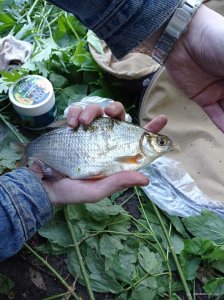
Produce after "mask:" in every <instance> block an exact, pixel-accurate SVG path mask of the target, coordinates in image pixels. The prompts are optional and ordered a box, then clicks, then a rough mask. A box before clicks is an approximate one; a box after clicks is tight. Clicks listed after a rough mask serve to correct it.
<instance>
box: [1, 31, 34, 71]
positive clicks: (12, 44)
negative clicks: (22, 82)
mask: <svg viewBox="0 0 224 300" xmlns="http://www.w3.org/2000/svg"><path fill="white" fill-rule="evenodd" d="M32 48H33V46H32V44H30V43H28V42H25V41H20V40H17V39H16V38H15V37H13V36H11V35H8V36H6V37H4V38H2V39H0V71H8V70H9V69H14V68H15V67H18V65H21V64H23V63H25V61H27V59H28V58H29V57H30V55H31V53H32Z"/></svg>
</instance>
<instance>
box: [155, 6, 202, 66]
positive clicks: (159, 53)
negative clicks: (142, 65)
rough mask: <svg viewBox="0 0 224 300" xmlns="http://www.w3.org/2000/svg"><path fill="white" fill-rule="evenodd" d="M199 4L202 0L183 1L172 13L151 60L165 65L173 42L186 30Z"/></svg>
mask: <svg viewBox="0 0 224 300" xmlns="http://www.w3.org/2000/svg"><path fill="white" fill-rule="evenodd" d="M201 3H202V0H185V1H183V2H182V3H181V5H180V6H179V7H178V8H177V9H176V11H175V12H174V14H173V16H172V17H171V19H170V21H169V22H168V24H167V26H166V28H165V30H164V31H163V33H162V35H161V37H160V38H159V40H158V41H157V43H156V45H155V47H154V49H153V51H152V58H153V59H154V60H155V61H156V62H158V63H159V64H160V65H163V64H164V63H165V61H166V59H167V57H168V54H169V52H170V51H171V50H172V48H173V46H174V44H175V42H176V41H177V40H178V39H179V38H180V36H181V35H182V33H184V32H185V31H186V30H187V27H188V24H189V23H190V21H191V19H192V17H193V15H194V13H195V12H196V11H197V9H198V8H199V6H200V5H201Z"/></svg>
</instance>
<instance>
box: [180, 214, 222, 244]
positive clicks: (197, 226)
mask: <svg viewBox="0 0 224 300" xmlns="http://www.w3.org/2000/svg"><path fill="white" fill-rule="evenodd" d="M183 222H184V224H185V226H186V227H187V229H188V230H189V231H190V232H191V233H192V234H193V235H194V236H197V237H201V238H203V239H206V240H211V241H214V242H216V243H217V244H223V243H224V220H223V219H222V218H221V217H219V216H217V215H215V214H214V213H212V212H210V211H207V210H206V211H203V212H202V214H201V215H199V216H193V217H188V218H184V219H183Z"/></svg>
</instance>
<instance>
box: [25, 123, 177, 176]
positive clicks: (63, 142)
mask: <svg viewBox="0 0 224 300" xmlns="http://www.w3.org/2000/svg"><path fill="white" fill-rule="evenodd" d="M172 150H178V146H177V145H175V144H173V142H172V141H171V140H170V139H169V138H168V137H167V136H164V135H161V134H154V133H151V132H148V131H146V130H145V129H143V128H141V127H139V126H137V125H133V124H131V123H127V122H125V121H119V120H115V119H111V118H99V119H96V120H95V121H94V122H93V123H92V124H90V125H88V126H84V125H80V126H79V127H77V128H75V129H72V128H70V127H67V126H66V127H61V128H57V129H55V130H52V131H50V132H48V133H46V134H43V135H42V136H40V137H38V138H37V139H35V140H34V141H32V142H31V143H30V144H29V145H28V146H27V147H26V152H25V155H26V157H27V158H35V159H37V160H39V161H41V162H43V163H44V164H46V165H47V166H49V167H50V168H52V169H54V170H56V171H57V172H59V173H61V174H63V175H65V176H68V177H70V178H72V179H85V178H94V177H105V176H108V175H111V174H114V173H117V172H121V171H124V170H140V169H141V168H142V167H144V166H146V165H147V164H149V163H151V162H152V161H153V160H155V159H156V158H158V157H159V156H161V155H163V154H165V153H167V152H169V151H172Z"/></svg>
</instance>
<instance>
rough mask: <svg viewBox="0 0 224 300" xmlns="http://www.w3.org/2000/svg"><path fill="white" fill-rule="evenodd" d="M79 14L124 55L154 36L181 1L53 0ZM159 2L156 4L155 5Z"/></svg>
mask: <svg viewBox="0 0 224 300" xmlns="http://www.w3.org/2000/svg"><path fill="white" fill-rule="evenodd" d="M49 1H50V2H52V3H54V4H56V5H58V6H60V7H61V8H63V9H64V10H66V11H69V12H71V13H73V14H74V15H76V17H77V18H78V19H79V20H80V21H81V22H82V23H83V24H84V25H85V26H87V27H88V28H90V29H92V30H93V31H94V32H95V33H96V34H97V35H98V37H99V38H101V39H103V40H104V41H105V42H106V43H107V44H108V46H109V47H110V49H111V50H112V52H113V54H114V55H115V56H116V57H117V58H120V57H122V56H124V55H126V54H127V53H128V52H130V51H131V50H132V49H133V48H134V47H136V46H138V45H139V43H141V42H142V41H143V40H145V39H146V38H150V37H152V36H153V37H154V36H155V35H156V34H157V33H156V32H157V31H158V30H160V28H161V27H162V26H163V24H164V23H165V22H166V21H167V20H168V19H169V18H170V16H171V15H172V14H173V12H174V11H175V9H176V7H177V6H178V5H179V3H180V2H181V0H166V1H164V0H158V1H153V0H113V1H110V2H108V1H107V0H101V1H95V0H88V1H87V0H86V1H78V2H77V1H72V0H63V1H62V0H49ZM155 3H156V4H155Z"/></svg>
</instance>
